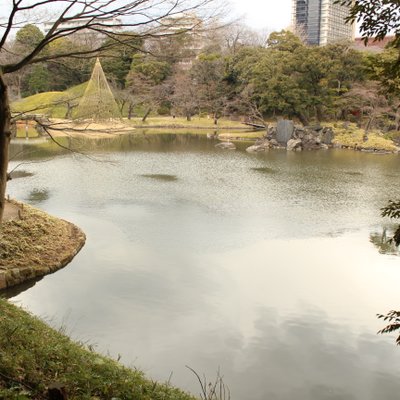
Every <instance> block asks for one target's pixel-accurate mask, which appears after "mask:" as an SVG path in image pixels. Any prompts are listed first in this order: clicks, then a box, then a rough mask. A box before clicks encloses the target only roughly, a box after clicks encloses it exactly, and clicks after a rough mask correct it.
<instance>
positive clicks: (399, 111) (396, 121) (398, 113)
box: [394, 105, 400, 131]
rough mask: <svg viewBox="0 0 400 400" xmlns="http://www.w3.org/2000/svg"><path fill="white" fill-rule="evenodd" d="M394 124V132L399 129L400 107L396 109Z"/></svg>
mask: <svg viewBox="0 0 400 400" xmlns="http://www.w3.org/2000/svg"><path fill="white" fill-rule="evenodd" d="M394 124H395V129H396V131H398V130H399V127H400V105H399V106H398V107H396V116H395V119H394Z"/></svg>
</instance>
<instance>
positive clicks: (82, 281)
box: [9, 134, 400, 400]
mask: <svg viewBox="0 0 400 400" xmlns="http://www.w3.org/2000/svg"><path fill="white" fill-rule="evenodd" d="M106 139H107V140H106ZM106 139H102V140H100V141H98V142H97V141H95V142H91V144H90V145H89V144H88V143H86V142H85V141H84V142H82V146H81V148H85V146H92V147H91V150H90V151H92V152H93V153H94V154H96V156H97V155H101V156H103V155H104V156H105V157H107V159H109V160H110V161H113V162H114V164H113V165H112V167H110V164H109V163H96V162H94V161H93V160H92V159H90V158H87V157H86V158H85V157H83V158H79V157H73V156H72V155H70V154H64V155H62V157H60V156H57V157H56V158H55V159H54V160H53V161H52V162H51V168H50V167H48V165H50V164H31V165H30V166H29V171H30V172H32V173H34V175H33V176H32V177H31V178H30V179H20V180H16V181H15V182H13V181H10V184H9V191H10V195H11V196H12V197H16V198H19V199H21V198H22V199H23V198H25V197H26V193H32V192H34V190H35V189H40V188H45V189H46V190H47V191H48V193H47V198H46V199H45V200H46V201H42V202H41V203H40V206H41V207H43V208H44V209H45V210H46V211H48V212H50V213H52V214H55V215H58V216H60V217H62V218H64V219H67V220H70V221H72V222H74V223H76V224H77V225H79V226H80V227H82V229H83V230H84V231H85V232H86V234H87V244H86V246H85V247H84V249H83V250H82V252H81V253H80V254H79V256H78V257H76V258H75V259H74V260H73V262H72V263H71V264H70V265H69V266H68V267H67V268H64V269H62V270H60V271H58V272H57V273H55V274H53V275H50V276H47V277H45V278H44V279H42V280H41V281H40V282H37V283H36V285H35V286H33V287H32V288H30V289H29V290H28V291H25V292H23V293H20V294H19V295H18V296H16V297H15V298H14V300H15V301H17V302H19V303H20V304H23V305H26V306H27V307H28V308H29V309H30V310H31V311H32V312H34V313H35V314H36V315H41V316H47V317H50V318H51V319H52V321H53V323H54V324H55V325H56V326H59V325H60V324H61V323H64V324H65V323H67V328H68V331H69V332H70V333H71V334H72V336H73V337H75V338H77V339H80V340H89V341H90V342H95V343H97V344H98V349H99V350H101V351H103V352H107V351H109V352H110V353H111V354H118V353H120V354H122V361H123V362H125V363H126V364H127V365H130V364H134V365H135V366H137V367H140V368H143V369H144V370H145V371H146V372H147V373H148V374H149V375H150V376H151V377H153V378H156V379H160V380H166V379H168V377H169V375H170V372H171V371H173V372H174V374H173V383H175V384H177V385H179V386H182V387H185V388H187V389H190V390H191V391H193V392H194V393H197V392H198V387H197V383H196V381H195V378H194V377H193V375H192V374H191V373H190V372H189V371H188V370H187V369H186V368H185V365H187V364H188V365H190V366H191V367H193V368H194V369H195V370H197V371H199V372H200V373H202V372H205V373H206V374H207V375H208V376H213V375H214V373H215V371H217V369H218V367H220V368H221V371H222V373H223V375H224V376H225V380H226V382H227V384H228V385H229V386H230V388H231V390H232V398H233V399H249V400H265V399H269V398H271V399H282V400H283V399H293V398H296V399H297V398H298V399H304V400H306V399H307V400H309V399H312V400H313V399H316V400H317V399H318V400H319V399H357V400H358V399H360V400H361V399H362V400H365V399H371V400H372V399H377V398H384V399H392V398H393V399H394V398H395V397H396V398H397V397H398V393H399V389H400V388H399V381H398V379H397V376H396V372H397V371H399V367H400V359H399V357H398V355H397V353H396V347H395V346H394V344H393V340H392V339H391V338H390V337H377V336H376V335H375V333H376V332H377V331H378V330H379V329H380V328H381V327H382V326H381V322H380V321H377V320H376V318H375V315H376V314H377V313H379V312H381V313H382V312H385V311H386V310H388V309H391V308H393V307H394V306H395V305H396V304H397V302H398V281H399V279H400V268H399V266H398V258H397V257H393V255H381V254H379V253H378V251H376V248H375V247H374V245H375V242H378V237H377V236H376V234H375V232H376V233H380V229H381V228H380V227H381V222H382V219H381V217H380V215H379V209H380V208H381V207H382V205H384V204H386V203H387V200H388V198H395V197H397V196H400V188H399V186H398V185H397V180H396V179H397V176H394V177H391V176H390V175H391V171H395V170H397V169H398V167H399V158H398V156H392V155H389V156H384V157H376V156H375V155H371V154H362V153H353V152H340V151H334V150H332V151H327V152H315V153H314V152H305V153H287V152H286V151H270V152H266V153H264V154H260V153H259V154H248V153H246V152H245V151H244V149H242V148H239V151H237V152H234V153H233V152H218V151H217V150H216V149H215V147H214V145H215V143H213V141H212V140H208V139H207V138H205V137H204V136H190V135H182V136H180V135H167V136H163V137H160V136H157V135H149V134H143V135H137V136H134V135H128V136H124V137H116V138H114V139H108V138H106ZM40 146H42V145H40ZM40 146H39V147H40ZM242 150H243V151H242ZM43 151H44V153H43V154H45V153H46V152H50V150H49V149H47V148H46V149H45V150H43ZM270 170H271V171H274V172H276V173H271V171H270ZM349 171H350V172H352V171H356V172H357V173H355V174H354V173H350V174H349V173H348V172H349ZM175 178H177V179H175ZM164 179H166V180H167V182H166V183H165V184H163V183H162V182H161V183H160V180H161V181H162V180H164ZM169 180H171V182H173V183H171V184H170V183H169V182H168V181H169ZM49 194H51V195H49ZM66 199H68V201H66ZM29 201H31V202H33V201H35V198H32V199H31V200H29ZM371 232H372V234H371V242H372V243H371V242H369V240H368V239H369V237H370V233H371ZM60 294H62V295H60ZM66 315H68V320H67V321H66V320H65V316H66Z"/></svg>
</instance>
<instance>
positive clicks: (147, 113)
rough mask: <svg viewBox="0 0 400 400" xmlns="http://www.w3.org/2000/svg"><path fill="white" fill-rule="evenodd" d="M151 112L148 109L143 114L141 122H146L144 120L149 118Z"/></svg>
mask: <svg viewBox="0 0 400 400" xmlns="http://www.w3.org/2000/svg"><path fill="white" fill-rule="evenodd" d="M150 112H151V108H148V109H147V111H146V112H145V114H144V115H143V118H142V122H146V118H147V117H148V116H149V114H150Z"/></svg>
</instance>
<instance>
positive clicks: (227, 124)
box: [125, 116, 246, 130]
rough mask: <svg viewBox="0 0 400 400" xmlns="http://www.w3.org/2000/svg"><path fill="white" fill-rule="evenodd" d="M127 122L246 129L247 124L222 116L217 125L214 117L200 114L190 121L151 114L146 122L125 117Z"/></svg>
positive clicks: (146, 125)
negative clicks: (200, 115)
mask: <svg viewBox="0 0 400 400" xmlns="http://www.w3.org/2000/svg"><path fill="white" fill-rule="evenodd" d="M125 122H126V123H128V124H130V125H131V126H132V127H135V128H174V129H182V128H191V129H208V130H213V129H216V130H218V129H243V130H244V129H246V126H245V125H244V124H242V123H241V122H240V121H232V120H229V119H226V118H221V119H219V120H218V124H217V125H215V124H214V120H213V119H212V118H207V117H199V116H194V117H192V119H191V120H190V121H188V120H187V119H186V118H182V117H175V118H173V117H171V116H150V117H148V118H147V119H146V121H145V122H143V121H142V119H141V118H132V119H130V120H128V119H125Z"/></svg>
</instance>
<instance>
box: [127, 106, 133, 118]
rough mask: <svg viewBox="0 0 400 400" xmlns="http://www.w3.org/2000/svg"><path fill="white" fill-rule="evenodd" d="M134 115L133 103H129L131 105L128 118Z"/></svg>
mask: <svg viewBox="0 0 400 400" xmlns="http://www.w3.org/2000/svg"><path fill="white" fill-rule="evenodd" d="M132 115H133V104H132V103H129V107H128V119H132Z"/></svg>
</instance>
